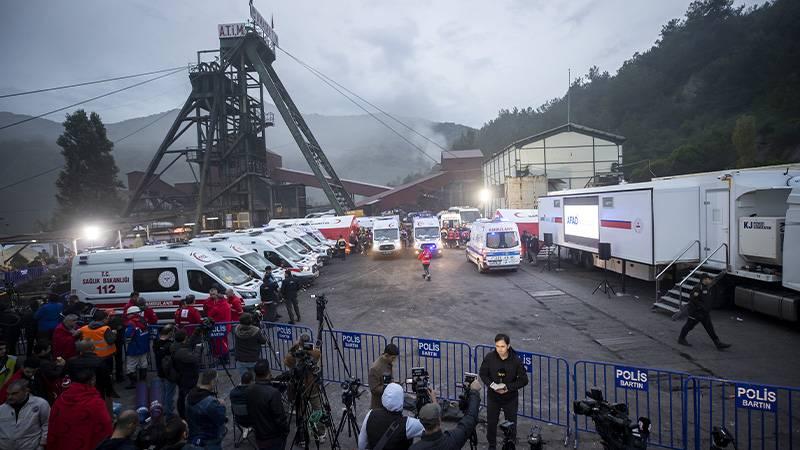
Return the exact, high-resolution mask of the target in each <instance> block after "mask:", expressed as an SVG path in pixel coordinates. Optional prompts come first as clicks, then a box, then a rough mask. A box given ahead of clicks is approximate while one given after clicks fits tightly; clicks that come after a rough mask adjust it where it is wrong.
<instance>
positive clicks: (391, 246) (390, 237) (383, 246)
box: [372, 216, 403, 256]
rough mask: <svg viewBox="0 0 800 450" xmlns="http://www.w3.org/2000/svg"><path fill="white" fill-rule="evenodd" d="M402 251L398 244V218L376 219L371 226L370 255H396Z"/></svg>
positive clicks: (401, 246) (400, 245) (399, 243)
mask: <svg viewBox="0 0 800 450" xmlns="http://www.w3.org/2000/svg"><path fill="white" fill-rule="evenodd" d="M402 251H403V245H402V243H401V242H400V218H399V217H397V216H385V217H376V218H375V221H374V222H373V226H372V254H373V255H374V254H381V255H384V256H388V255H397V254H400V252H402Z"/></svg>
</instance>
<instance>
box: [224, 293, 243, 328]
mask: <svg viewBox="0 0 800 450" xmlns="http://www.w3.org/2000/svg"><path fill="white" fill-rule="evenodd" d="M225 300H227V301H228V304H229V305H230V306H231V322H238V321H239V316H241V315H242V313H243V312H244V308H243V306H242V305H243V304H244V302H242V298H241V297H239V296H238V295H236V292H234V290H233V288H228V289H225Z"/></svg>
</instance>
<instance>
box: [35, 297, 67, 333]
mask: <svg viewBox="0 0 800 450" xmlns="http://www.w3.org/2000/svg"><path fill="white" fill-rule="evenodd" d="M63 310H64V305H62V304H61V303H58V302H55V301H48V302H47V303H45V304H44V305H42V306H40V307H39V309H37V310H36V313H35V314H34V315H33V318H34V319H36V323H37V324H38V328H39V331H53V330H54V329H55V327H56V326H57V325H58V323H59V322H60V321H61V311H63Z"/></svg>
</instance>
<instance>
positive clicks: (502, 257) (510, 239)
mask: <svg viewBox="0 0 800 450" xmlns="http://www.w3.org/2000/svg"><path fill="white" fill-rule="evenodd" d="M521 252H522V247H521V244H520V239H519V230H518V229H517V224H515V223H513V222H507V221H505V220H499V219H495V220H487V219H480V220H477V221H475V222H474V223H473V224H472V231H471V234H470V240H469V244H468V245H467V250H466V255H467V261H468V262H471V263H474V264H475V266H476V267H477V268H478V272H481V273H484V272H488V271H490V270H511V271H516V270H517V269H518V268H519V263H520V259H521V258H520V257H521Z"/></svg>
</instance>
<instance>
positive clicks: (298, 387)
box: [290, 365, 340, 450]
mask: <svg viewBox="0 0 800 450" xmlns="http://www.w3.org/2000/svg"><path fill="white" fill-rule="evenodd" d="M320 374H321V369H320V367H313V366H308V365H304V366H303V367H301V368H298V369H295V370H294V373H293V374H292V375H293V376H292V389H293V392H294V393H295V395H294V403H293V404H292V412H291V413H294V414H295V424H296V427H297V431H295V435H294V439H293V440H292V444H291V446H290V447H291V448H293V447H294V445H295V444H299V443H301V442H302V443H303V447H304V448H305V449H306V450H308V448H309V445H310V438H311V437H312V436H313V438H314V443H315V445H316V448H317V449H319V448H320V443H321V440H320V436H322V435H324V433H325V428H328V429H332V428H333V423H332V421H331V404H330V401H329V400H328V394H327V392H325V386H324V385H323V384H322V377H321V376H320ZM309 375H312V376H313V382H311V383H309V382H308V376H309ZM315 388H318V389H315ZM315 396H319V402H320V406H321V407H322V410H321V411H315V410H313V409H312V408H313V404H312V398H314V397H315ZM291 413H290V415H291ZM319 424H322V429H321V430H320V425H319ZM331 434H332V436H331V449H339V448H340V447H339V440H338V436H337V435H336V434H333V433H331Z"/></svg>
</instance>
